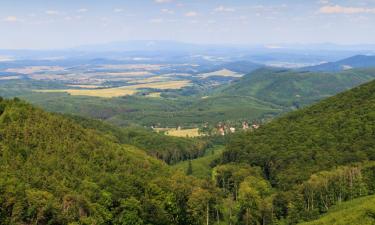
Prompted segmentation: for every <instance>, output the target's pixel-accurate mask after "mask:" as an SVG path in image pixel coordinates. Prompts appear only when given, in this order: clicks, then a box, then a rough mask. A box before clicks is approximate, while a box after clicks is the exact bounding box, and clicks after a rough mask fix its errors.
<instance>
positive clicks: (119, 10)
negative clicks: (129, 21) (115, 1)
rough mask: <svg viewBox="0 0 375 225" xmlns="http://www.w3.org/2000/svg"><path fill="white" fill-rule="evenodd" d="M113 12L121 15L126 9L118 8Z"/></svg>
mask: <svg viewBox="0 0 375 225" xmlns="http://www.w3.org/2000/svg"><path fill="white" fill-rule="evenodd" d="M113 12H115V13H121V12H124V9H121V8H116V9H113Z"/></svg>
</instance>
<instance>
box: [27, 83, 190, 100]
mask: <svg viewBox="0 0 375 225" xmlns="http://www.w3.org/2000/svg"><path fill="white" fill-rule="evenodd" d="M188 85H190V81H187V80H181V81H166V82H155V83H148V84H136V85H130V86H123V87H117V88H104V89H93V90H85V89H65V90H34V91H35V92H42V93H53V92H66V93H69V94H71V95H82V96H92V97H102V98H113V97H120V96H126V95H134V94H136V93H137V92H139V90H140V89H145V88H152V89H159V90H167V89H180V88H183V87H185V86H188Z"/></svg>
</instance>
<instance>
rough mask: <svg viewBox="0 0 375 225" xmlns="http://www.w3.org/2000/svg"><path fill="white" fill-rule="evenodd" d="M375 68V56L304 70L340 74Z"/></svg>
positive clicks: (347, 59)
mask: <svg viewBox="0 0 375 225" xmlns="http://www.w3.org/2000/svg"><path fill="white" fill-rule="evenodd" d="M370 67H375V56H370V55H356V56H352V57H349V58H346V59H342V60H339V61H336V62H329V63H323V64H320V65H316V66H310V67H305V68H303V69H302V70H307V71H315V72H317V71H321V72H338V71H343V70H348V69H355V68H370Z"/></svg>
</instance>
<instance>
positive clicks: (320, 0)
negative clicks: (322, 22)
mask: <svg viewBox="0 0 375 225" xmlns="http://www.w3.org/2000/svg"><path fill="white" fill-rule="evenodd" d="M318 3H319V4H322V5H328V4H329V0H319V2H318Z"/></svg>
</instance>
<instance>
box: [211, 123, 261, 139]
mask: <svg viewBox="0 0 375 225" xmlns="http://www.w3.org/2000/svg"><path fill="white" fill-rule="evenodd" d="M259 127H260V125H259V124H258V123H256V122H253V124H252V125H251V126H250V125H249V123H248V122H247V121H243V122H242V130H256V129H258V128H259ZM236 131H237V129H236V128H235V127H233V126H230V125H228V124H223V123H219V124H218V125H217V133H218V134H219V135H222V136H225V135H226V134H232V133H235V132H236Z"/></svg>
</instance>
